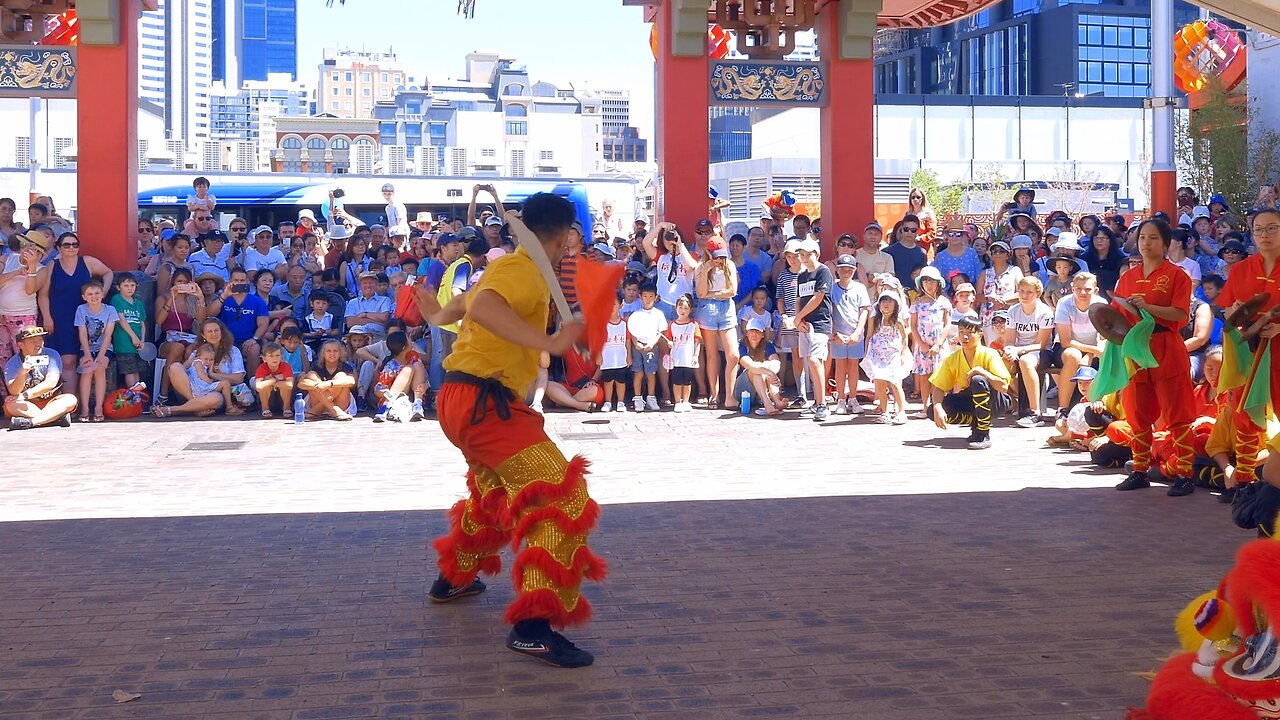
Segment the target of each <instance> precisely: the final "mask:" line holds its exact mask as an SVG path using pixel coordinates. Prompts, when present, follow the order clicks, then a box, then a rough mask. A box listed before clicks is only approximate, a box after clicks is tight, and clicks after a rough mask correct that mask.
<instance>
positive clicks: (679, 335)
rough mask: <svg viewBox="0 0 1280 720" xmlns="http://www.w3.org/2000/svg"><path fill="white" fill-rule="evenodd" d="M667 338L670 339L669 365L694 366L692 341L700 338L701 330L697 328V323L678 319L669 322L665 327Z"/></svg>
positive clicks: (694, 353)
mask: <svg viewBox="0 0 1280 720" xmlns="http://www.w3.org/2000/svg"><path fill="white" fill-rule="evenodd" d="M667 339H668V340H670V341H671V366H672V367H678V368H691V367H694V365H695V364H696V363H695V360H696V359H697V353H696V352H695V349H696V348H695V345H694V343H695V341H697V340H701V339H702V331H701V330H699V329H698V323H696V322H693V321H689V322H680V321H678V320H677V321H676V322H673V323H671V325H670V326H669V327H668V328H667Z"/></svg>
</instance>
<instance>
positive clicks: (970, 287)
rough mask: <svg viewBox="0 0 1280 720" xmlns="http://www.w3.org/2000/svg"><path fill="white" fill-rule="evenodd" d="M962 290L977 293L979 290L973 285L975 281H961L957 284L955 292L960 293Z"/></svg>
mask: <svg viewBox="0 0 1280 720" xmlns="http://www.w3.org/2000/svg"><path fill="white" fill-rule="evenodd" d="M962 292H971V293H974V294H977V292H978V291H977V289H975V288H974V287H973V283H960V284H959V285H957V286H956V290H955V294H957V295H959V294H960V293H962Z"/></svg>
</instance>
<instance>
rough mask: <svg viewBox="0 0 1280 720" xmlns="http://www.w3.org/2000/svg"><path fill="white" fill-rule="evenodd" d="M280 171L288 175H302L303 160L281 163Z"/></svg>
mask: <svg viewBox="0 0 1280 720" xmlns="http://www.w3.org/2000/svg"><path fill="white" fill-rule="evenodd" d="M280 171H281V172H287V173H300V172H302V161H301V160H285V161H284V162H282V163H280Z"/></svg>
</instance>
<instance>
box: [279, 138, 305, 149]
mask: <svg viewBox="0 0 1280 720" xmlns="http://www.w3.org/2000/svg"><path fill="white" fill-rule="evenodd" d="M280 147H282V148H284V149H285V150H301V149H302V138H298V137H287V138H285V139H284V140H283V141H281V142H280Z"/></svg>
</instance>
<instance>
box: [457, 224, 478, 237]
mask: <svg viewBox="0 0 1280 720" xmlns="http://www.w3.org/2000/svg"><path fill="white" fill-rule="evenodd" d="M458 237H460V238H462V239H463V240H474V239H475V238H476V229H475V228H474V227H472V226H470V225H463V226H462V229H461V230H459V231H458Z"/></svg>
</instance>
